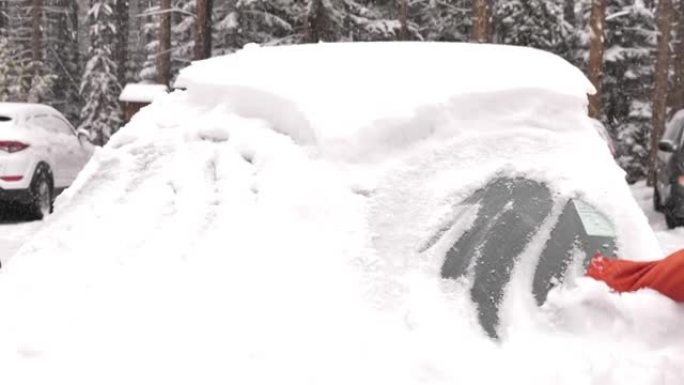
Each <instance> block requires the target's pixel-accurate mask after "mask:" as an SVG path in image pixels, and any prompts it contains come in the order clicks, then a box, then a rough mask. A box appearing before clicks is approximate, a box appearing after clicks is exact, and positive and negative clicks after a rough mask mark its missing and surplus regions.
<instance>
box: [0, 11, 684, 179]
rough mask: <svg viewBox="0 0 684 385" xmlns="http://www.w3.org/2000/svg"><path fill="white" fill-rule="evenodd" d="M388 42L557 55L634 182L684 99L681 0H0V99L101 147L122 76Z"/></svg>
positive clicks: (156, 76) (140, 78)
mask: <svg viewBox="0 0 684 385" xmlns="http://www.w3.org/2000/svg"><path fill="white" fill-rule="evenodd" d="M394 40H415V41H455V42H467V41H472V42H479V43H497V44H511V45H521V46H529V47H535V48H539V49H543V50H547V51H550V52H553V53H556V54H558V55H560V56H562V57H564V58H565V59H567V60H568V61H570V62H571V63H573V64H575V65H577V66H578V67H579V68H581V69H582V70H583V71H585V73H586V74H587V75H588V77H589V79H590V80H591V81H592V82H593V83H594V85H595V86H596V87H597V89H598V90H599V93H598V94H597V95H596V96H595V97H592V98H590V108H589V114H590V115H591V116H592V117H595V118H596V119H598V120H600V121H601V122H602V123H603V124H604V125H605V126H606V127H607V129H608V131H609V132H610V134H611V135H612V136H613V137H614V138H615V140H616V142H617V145H618V154H619V155H618V162H619V164H620V165H621V166H622V167H623V168H624V169H625V170H626V171H627V174H628V180H630V181H637V180H640V179H644V178H647V177H649V176H650V175H652V174H651V172H650V170H651V165H652V163H653V160H654V159H655V158H654V157H655V149H656V145H655V144H656V143H657V140H659V138H660V137H661V136H662V132H663V130H664V126H665V122H666V121H667V119H668V118H669V117H670V116H671V115H672V114H673V113H674V112H676V111H678V110H680V109H682V108H684V0H658V1H655V0H0V101H20V102H25V101H28V102H40V103H46V104H49V105H52V106H54V107H55V108H57V109H58V110H60V111H62V112H63V113H64V114H65V115H66V116H67V118H68V119H69V120H70V121H71V122H72V123H74V125H75V126H78V127H79V128H81V129H83V130H87V131H88V132H89V133H90V134H91V137H92V138H93V140H94V141H95V142H96V143H98V144H104V143H106V142H107V140H108V139H109V137H110V136H111V135H112V134H113V133H114V132H115V131H116V130H117V129H118V128H119V127H120V126H121V125H122V108H121V105H120V103H119V101H118V97H119V94H120V92H121V90H122V87H123V86H124V85H125V84H127V83H132V82H148V83H161V84H166V85H168V86H172V85H173V81H174V78H175V76H176V75H177V74H178V71H179V70H180V69H181V68H183V67H185V66H187V65H188V64H189V63H190V62H191V61H192V60H197V59H203V58H208V57H211V56H217V55H224V54H227V53H231V52H234V51H236V50H238V49H240V48H242V47H243V46H244V45H245V44H247V43H252V42H253V43H258V44H262V45H283V44H298V43H307V42H308V43H315V42H320V41H325V42H336V41H394ZM464 60H468V58H464ZM302 65H306V63H302ZM502 65H505V63H502ZM444 75H445V76H448V74H444ZM331 76H334V74H331ZM407 76H421V74H420V73H415V74H407ZM397 88H398V89H400V88H401V80H400V79H397ZM578 156H580V154H578Z"/></svg>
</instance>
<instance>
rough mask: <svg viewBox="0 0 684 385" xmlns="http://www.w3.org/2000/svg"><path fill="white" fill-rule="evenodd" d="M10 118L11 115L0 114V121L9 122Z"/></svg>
mask: <svg viewBox="0 0 684 385" xmlns="http://www.w3.org/2000/svg"><path fill="white" fill-rule="evenodd" d="M11 120H12V117H10V116H7V115H0V123H4V122H9V121H11Z"/></svg>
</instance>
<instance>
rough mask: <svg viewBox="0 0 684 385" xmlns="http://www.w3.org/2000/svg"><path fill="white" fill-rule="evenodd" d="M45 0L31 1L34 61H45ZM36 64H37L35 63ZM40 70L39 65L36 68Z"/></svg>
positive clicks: (32, 55)
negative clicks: (43, 27) (43, 28)
mask: <svg viewBox="0 0 684 385" xmlns="http://www.w3.org/2000/svg"><path fill="white" fill-rule="evenodd" d="M42 25H43V0H32V2H31V60H32V61H33V62H34V63H40V62H42V61H43V30H42ZM34 66H35V64H34ZM34 69H35V70H38V68H37V67H35V68H34Z"/></svg>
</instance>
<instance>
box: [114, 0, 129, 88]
mask: <svg viewBox="0 0 684 385" xmlns="http://www.w3.org/2000/svg"><path fill="white" fill-rule="evenodd" d="M114 7H115V8H114V13H115V16H114V17H115V18H116V47H115V48H114V60H116V64H117V74H116V77H117V79H118V80H119V84H120V85H121V87H122V88H123V86H124V85H125V84H126V81H127V79H126V69H127V67H128V34H129V22H128V20H129V15H128V12H129V9H128V0H116V3H115V5H114Z"/></svg>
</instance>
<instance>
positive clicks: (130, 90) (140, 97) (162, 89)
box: [119, 83, 168, 103]
mask: <svg viewBox="0 0 684 385" xmlns="http://www.w3.org/2000/svg"><path fill="white" fill-rule="evenodd" d="M167 91H168V88H167V87H166V86H165V85H163V84H146V83H128V84H126V86H125V87H124V89H123V91H121V95H119V101H122V102H135V103H150V102H152V101H153V100H154V99H155V98H156V97H158V96H160V95H163V94H166V93H167Z"/></svg>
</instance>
